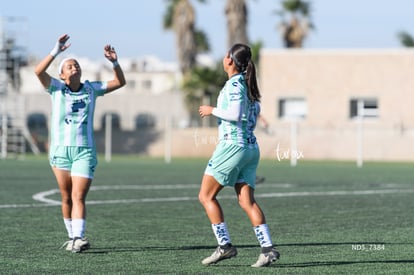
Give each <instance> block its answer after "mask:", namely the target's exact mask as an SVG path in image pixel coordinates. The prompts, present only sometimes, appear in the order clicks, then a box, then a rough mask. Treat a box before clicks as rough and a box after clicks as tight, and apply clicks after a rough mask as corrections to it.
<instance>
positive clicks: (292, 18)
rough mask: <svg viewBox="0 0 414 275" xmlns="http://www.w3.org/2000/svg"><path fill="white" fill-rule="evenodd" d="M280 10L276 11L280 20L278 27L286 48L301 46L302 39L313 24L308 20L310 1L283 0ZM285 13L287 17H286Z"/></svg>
mask: <svg viewBox="0 0 414 275" xmlns="http://www.w3.org/2000/svg"><path fill="white" fill-rule="evenodd" d="M282 8H283V9H282V10H281V11H276V14H278V15H279V16H280V17H281V18H282V20H281V22H280V24H279V26H278V29H279V31H280V33H281V35H282V39H283V43H284V46H285V47H286V48H302V47H303V41H304V40H305V38H306V36H307V35H308V33H309V31H310V29H312V28H313V25H312V23H311V21H310V8H311V4H310V2H307V1H303V0H284V1H282ZM286 13H288V14H289V18H288V19H286V18H285V15H286Z"/></svg>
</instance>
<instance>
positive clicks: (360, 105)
mask: <svg viewBox="0 0 414 275" xmlns="http://www.w3.org/2000/svg"><path fill="white" fill-rule="evenodd" d="M349 116H350V117H351V118H355V117H364V118H376V117H378V100H377V99H376V98H353V99H351V101H350V115H349Z"/></svg>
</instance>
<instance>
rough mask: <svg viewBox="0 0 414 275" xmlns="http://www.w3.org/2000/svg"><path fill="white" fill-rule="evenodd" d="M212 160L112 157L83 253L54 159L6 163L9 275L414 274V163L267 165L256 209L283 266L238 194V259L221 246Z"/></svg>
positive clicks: (2, 217) (97, 188)
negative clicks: (203, 199)
mask: <svg viewBox="0 0 414 275" xmlns="http://www.w3.org/2000/svg"><path fill="white" fill-rule="evenodd" d="M206 162H207V160H206V159H173V161H172V163H170V164H166V163H164V161H163V160H161V159H147V158H139V157H120V156H119V157H115V158H113V160H112V162H110V163H106V162H105V161H104V160H103V157H100V164H99V166H98V168H97V172H96V174H95V180H94V182H93V187H92V189H91V191H90V192H89V195H88V198H87V205H88V206H87V210H88V218H87V237H88V239H89V240H90V242H91V248H90V249H89V250H87V251H85V252H83V253H79V254H72V253H70V252H67V251H65V250H64V249H59V247H60V245H62V244H63V243H64V242H65V241H66V240H67V236H66V232H65V228H64V225H63V221H62V217H61V214H60V207H59V193H58V192H57V190H56V188H57V186H56V182H55V179H54V177H53V175H52V172H51V170H50V168H49V166H48V161H47V157H46V156H40V157H32V156H29V157H27V158H26V159H25V160H23V161H21V160H2V161H0V190H1V192H0V225H1V226H0V236H1V249H0V274H413V273H414V230H413V225H414V215H413V209H414V199H413V197H414V173H413V166H414V164H412V163H365V164H364V167H362V168H357V167H356V165H355V163H348V162H311V161H306V162H305V161H304V162H301V161H300V162H299V163H298V166H297V167H290V166H289V163H288V162H287V161H286V162H283V161H281V162H279V161H275V160H263V161H261V163H260V166H259V169H258V173H259V174H260V175H261V176H264V177H265V178H266V180H265V182H264V183H262V184H260V185H258V186H257V189H256V198H257V200H258V202H259V204H260V206H261V207H262V209H263V211H264V212H265V214H266V218H267V222H268V224H269V227H270V230H271V233H272V238H273V241H274V243H275V244H276V245H277V249H278V250H279V251H280V253H281V259H280V260H279V261H278V262H277V263H274V264H272V265H271V266H270V267H267V268H261V269H253V268H251V267H250V265H251V264H253V263H254V262H255V261H256V260H257V257H258V255H259V253H260V249H259V247H258V243H257V240H256V238H255V236H254V233H253V230H252V228H251V225H250V224H249V221H248V219H247V217H246V216H245V214H244V213H243V212H242V210H241V209H240V208H239V207H238V203H237V201H236V198H235V195H234V191H233V190H231V189H225V190H223V192H222V193H221V194H220V197H219V200H220V202H221V203H222V206H223V210H224V213H225V217H226V221H227V224H228V227H229V230H230V234H231V238H232V241H233V244H234V245H235V246H237V248H238V251H239V254H238V256H237V257H236V258H233V259H230V260H226V261H222V262H220V263H218V264H216V265H213V266H208V267H205V266H203V265H201V260H202V259H203V258H204V257H207V256H209V255H210V254H211V253H212V252H213V251H214V249H215V247H216V241H215V237H214V235H213V233H212V230H211V227H210V224H209V222H208V219H207V217H206V215H205V213H204V210H203V209H202V207H201V205H200V204H199V203H198V200H197V194H198V188H199V183H200V180H201V176H202V173H203V170H204V167H205V165H206Z"/></svg>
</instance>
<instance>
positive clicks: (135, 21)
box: [0, 0, 414, 61]
mask: <svg viewBox="0 0 414 275" xmlns="http://www.w3.org/2000/svg"><path fill="white" fill-rule="evenodd" d="M3 2H4V3H2V7H1V10H0V16H2V17H3V27H4V29H12V31H13V32H15V33H16V34H17V35H18V37H20V39H21V44H24V46H25V47H26V48H27V50H28V52H29V53H30V54H31V55H35V56H40V57H43V56H44V55H45V54H47V53H48V52H49V51H50V49H51V48H52V46H53V45H54V43H55V41H56V39H57V38H58V37H59V36H60V35H61V34H63V33H68V34H69V35H70V36H71V39H70V42H71V43H72V46H71V48H70V49H69V50H68V52H69V51H70V52H71V53H73V54H75V55H77V56H82V57H88V58H91V59H100V58H103V53H102V52H103V46H104V45H105V44H107V43H110V44H113V45H114V46H115V47H116V49H117V50H118V54H119V56H120V58H122V57H141V56H144V55H155V56H158V57H159V58H161V59H163V60H165V61H175V60H176V55H175V39H174V35H173V33H171V32H169V31H165V30H163V28H162V17H163V15H164V12H165V9H166V4H165V3H166V2H165V0H118V1H107V0H82V1H81V0H71V1H55V0H54V1H52V0H39V1H33V0H7V1H3ZM280 2H281V1H280V0H248V8H249V18H248V20H249V26H248V34H249V38H250V40H251V41H257V40H261V41H263V43H264V47H265V48H282V43H281V40H280V35H279V33H278V32H277V29H276V25H277V23H278V22H279V18H278V17H277V16H276V15H275V14H274V13H273V12H274V11H275V10H277V9H279V8H280ZM311 2H312V15H313V16H312V20H313V22H314V25H315V26H316V29H315V30H314V31H312V32H311V34H310V36H309V37H308V39H307V40H306V42H305V47H306V48H317V49H331V48H335V49H340V48H400V47H401V45H400V43H399V41H398V39H397V36H396V33H397V32H398V31H400V30H405V31H407V32H409V33H411V34H412V35H413V36H414V1H412V0H392V1H388V0H312V1H311ZM193 3H194V4H195V7H196V15H197V18H198V19H197V27H198V28H199V29H202V30H204V31H205V32H206V33H207V35H208V38H209V40H210V44H211V47H212V52H211V53H210V54H211V55H212V56H213V57H214V58H221V56H222V55H223V54H224V52H225V51H226V48H227V45H226V21H225V17H224V5H225V0H208V3H207V4H203V5H201V4H197V3H196V1H193ZM4 17H7V18H9V17H11V18H15V19H17V20H16V21H10V19H8V20H4ZM13 22H14V23H13ZM17 26H21V27H22V29H19V30H14V28H17Z"/></svg>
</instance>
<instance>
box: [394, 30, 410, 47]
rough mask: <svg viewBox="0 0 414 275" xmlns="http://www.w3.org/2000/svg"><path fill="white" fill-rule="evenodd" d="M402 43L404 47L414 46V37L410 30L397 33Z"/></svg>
mask: <svg viewBox="0 0 414 275" xmlns="http://www.w3.org/2000/svg"><path fill="white" fill-rule="evenodd" d="M397 36H398V39H399V40H400V43H401V45H403V46H404V47H414V37H413V36H412V35H411V34H409V33H408V32H405V31H401V32H399V33H398V34H397Z"/></svg>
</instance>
